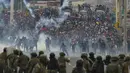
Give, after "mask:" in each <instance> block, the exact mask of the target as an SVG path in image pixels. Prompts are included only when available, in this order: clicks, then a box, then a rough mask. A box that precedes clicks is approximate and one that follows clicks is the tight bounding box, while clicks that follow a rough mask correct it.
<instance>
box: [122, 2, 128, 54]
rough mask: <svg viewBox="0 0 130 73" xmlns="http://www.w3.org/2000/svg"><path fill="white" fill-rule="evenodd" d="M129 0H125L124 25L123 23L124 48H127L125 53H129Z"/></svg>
mask: <svg viewBox="0 0 130 73" xmlns="http://www.w3.org/2000/svg"><path fill="white" fill-rule="evenodd" d="M127 2H128V1H127V0H124V25H123V29H124V49H125V53H127V51H128V47H127V27H126V25H127Z"/></svg>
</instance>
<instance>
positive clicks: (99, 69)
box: [91, 56, 104, 73]
mask: <svg viewBox="0 0 130 73" xmlns="http://www.w3.org/2000/svg"><path fill="white" fill-rule="evenodd" d="M91 73H104V63H103V61H102V57H101V56H98V57H97V59H96V62H95V63H94V64H93V66H92V71H91Z"/></svg>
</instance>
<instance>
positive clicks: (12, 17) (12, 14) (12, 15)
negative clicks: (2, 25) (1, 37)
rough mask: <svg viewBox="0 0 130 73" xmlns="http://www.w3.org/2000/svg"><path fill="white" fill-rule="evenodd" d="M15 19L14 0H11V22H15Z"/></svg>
mask: <svg viewBox="0 0 130 73" xmlns="http://www.w3.org/2000/svg"><path fill="white" fill-rule="evenodd" d="M13 20H14V0H11V2H10V24H13V23H12V22H13Z"/></svg>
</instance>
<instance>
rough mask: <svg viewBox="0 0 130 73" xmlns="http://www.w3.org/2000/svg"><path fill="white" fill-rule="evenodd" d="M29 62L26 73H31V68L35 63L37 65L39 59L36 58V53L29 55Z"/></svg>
mask: <svg viewBox="0 0 130 73" xmlns="http://www.w3.org/2000/svg"><path fill="white" fill-rule="evenodd" d="M31 57H32V58H31V60H30V61H29V63H28V65H27V70H28V73H32V70H33V68H34V67H35V65H36V64H37V63H39V62H40V61H39V59H38V58H37V54H36V53H31Z"/></svg>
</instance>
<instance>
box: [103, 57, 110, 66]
mask: <svg viewBox="0 0 130 73" xmlns="http://www.w3.org/2000/svg"><path fill="white" fill-rule="evenodd" d="M110 60H111V56H110V55H107V56H106V59H105V60H104V63H105V65H109V64H110V63H111V62H110Z"/></svg>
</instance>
